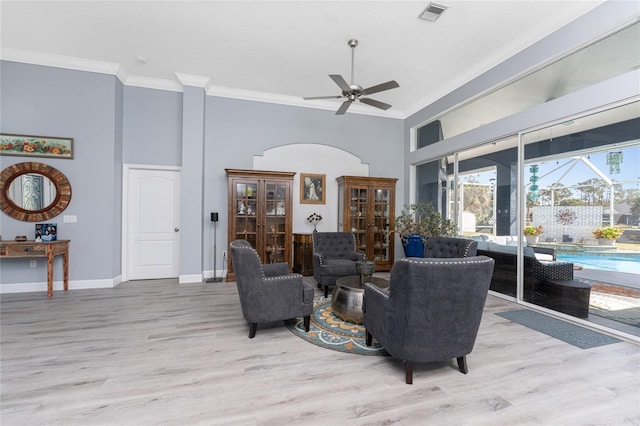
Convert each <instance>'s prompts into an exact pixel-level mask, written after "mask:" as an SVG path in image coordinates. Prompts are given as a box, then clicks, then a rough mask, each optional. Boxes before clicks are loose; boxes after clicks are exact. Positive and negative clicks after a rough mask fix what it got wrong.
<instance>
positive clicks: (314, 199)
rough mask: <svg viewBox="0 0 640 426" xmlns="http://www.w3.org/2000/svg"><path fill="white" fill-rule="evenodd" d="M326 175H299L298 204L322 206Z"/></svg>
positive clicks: (324, 196)
mask: <svg viewBox="0 0 640 426" xmlns="http://www.w3.org/2000/svg"><path fill="white" fill-rule="evenodd" d="M325 184H326V175H314V174H309V173H300V203H301V204H324V203H325V202H326V200H327V198H326V193H325Z"/></svg>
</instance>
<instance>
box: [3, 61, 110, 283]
mask: <svg viewBox="0 0 640 426" xmlns="http://www.w3.org/2000/svg"><path fill="white" fill-rule="evenodd" d="M0 76H1V82H0V84H1V86H0V89H1V93H2V96H1V101H0V102H1V108H2V123H1V131H2V132H4V133H17V134H27V135H43V136H60V137H73V138H74V158H73V159H72V160H68V159H65V160H63V159H49V158H30V157H14V156H2V157H0V167H1V168H3V169H4V168H5V167H6V166H8V165H10V164H14V163H19V162H23V161H39V162H42V163H45V164H48V165H51V166H53V167H55V168H57V169H58V170H60V171H61V172H62V173H64V174H65V175H66V176H67V178H68V179H69V181H70V182H71V187H72V198H71V203H70V204H69V207H68V208H67V210H65V212H64V213H63V214H66V215H76V216H77V218H78V222H77V223H62V215H60V216H58V217H56V218H53V219H51V220H49V221H47V222H55V223H57V224H58V238H60V239H70V240H71V241H72V243H71V247H70V257H71V263H70V271H69V278H70V280H99V279H112V278H113V277H114V276H115V275H114V274H115V273H119V272H117V271H119V269H120V268H119V263H120V260H119V258H117V257H118V256H116V254H118V255H119V252H120V218H119V216H120V215H121V212H120V204H121V203H120V199H121V198H122V197H121V195H120V194H121V187H122V185H121V181H120V179H121V172H119V169H120V164H116V161H118V160H119V159H121V156H122V154H121V145H122V142H121V141H122V136H121V133H122V132H121V130H120V129H121V128H122V124H121V121H122V114H121V113H120V110H119V108H118V107H117V103H119V102H120V99H121V98H122V84H121V83H120V82H118V81H117V79H116V77H115V76H113V75H105V74H98V73H90V72H80V71H72V70H65V69H59V68H51V67H42V66H38V65H27V64H19V63H14V62H7V61H2V62H0ZM0 221H1V222H0V233H1V235H2V237H3V238H5V239H13V238H14V237H15V236H16V235H27V236H28V237H30V238H31V239H33V238H34V224H33V223H31V222H21V221H17V220H14V219H12V218H10V217H9V216H7V215H5V214H0ZM56 262H60V259H57V260H56ZM45 263H46V262H44V260H42V259H41V260H39V261H38V267H37V268H30V267H29V259H7V260H2V261H1V267H2V268H1V272H0V283H3V284H5V283H33V282H42V281H43V280H44V279H45V278H46V267H45ZM55 278H56V280H61V279H62V274H61V268H56V277H55Z"/></svg>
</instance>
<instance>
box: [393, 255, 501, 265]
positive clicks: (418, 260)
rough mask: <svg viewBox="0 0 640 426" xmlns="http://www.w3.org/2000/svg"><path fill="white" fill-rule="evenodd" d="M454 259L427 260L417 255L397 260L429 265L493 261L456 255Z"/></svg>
mask: <svg viewBox="0 0 640 426" xmlns="http://www.w3.org/2000/svg"><path fill="white" fill-rule="evenodd" d="M455 259H456V260H457V262H456V261H454V262H452V261H446V260H427V259H423V258H418V257H405V258H403V259H400V260H398V262H409V263H420V264H430V265H456V264H459V263H487V262H492V261H493V259H486V260H469V259H470V258H469V257H457V258H455Z"/></svg>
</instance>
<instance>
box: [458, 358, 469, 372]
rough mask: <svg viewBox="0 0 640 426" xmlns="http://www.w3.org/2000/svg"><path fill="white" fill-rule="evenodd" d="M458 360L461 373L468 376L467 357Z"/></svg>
mask: <svg viewBox="0 0 640 426" xmlns="http://www.w3.org/2000/svg"><path fill="white" fill-rule="evenodd" d="M457 360H458V368H459V369H460V372H461V373H463V374H467V373H468V372H469V369H468V368H467V356H466V355H465V356H459V357H458V358H457Z"/></svg>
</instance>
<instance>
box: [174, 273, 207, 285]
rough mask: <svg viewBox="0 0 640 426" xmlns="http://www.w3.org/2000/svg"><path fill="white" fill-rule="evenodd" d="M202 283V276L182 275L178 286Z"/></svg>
mask: <svg viewBox="0 0 640 426" xmlns="http://www.w3.org/2000/svg"><path fill="white" fill-rule="evenodd" d="M202 281H203V280H202V274H191V275H180V276H179V277H178V284H190V283H201V282H202Z"/></svg>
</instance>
